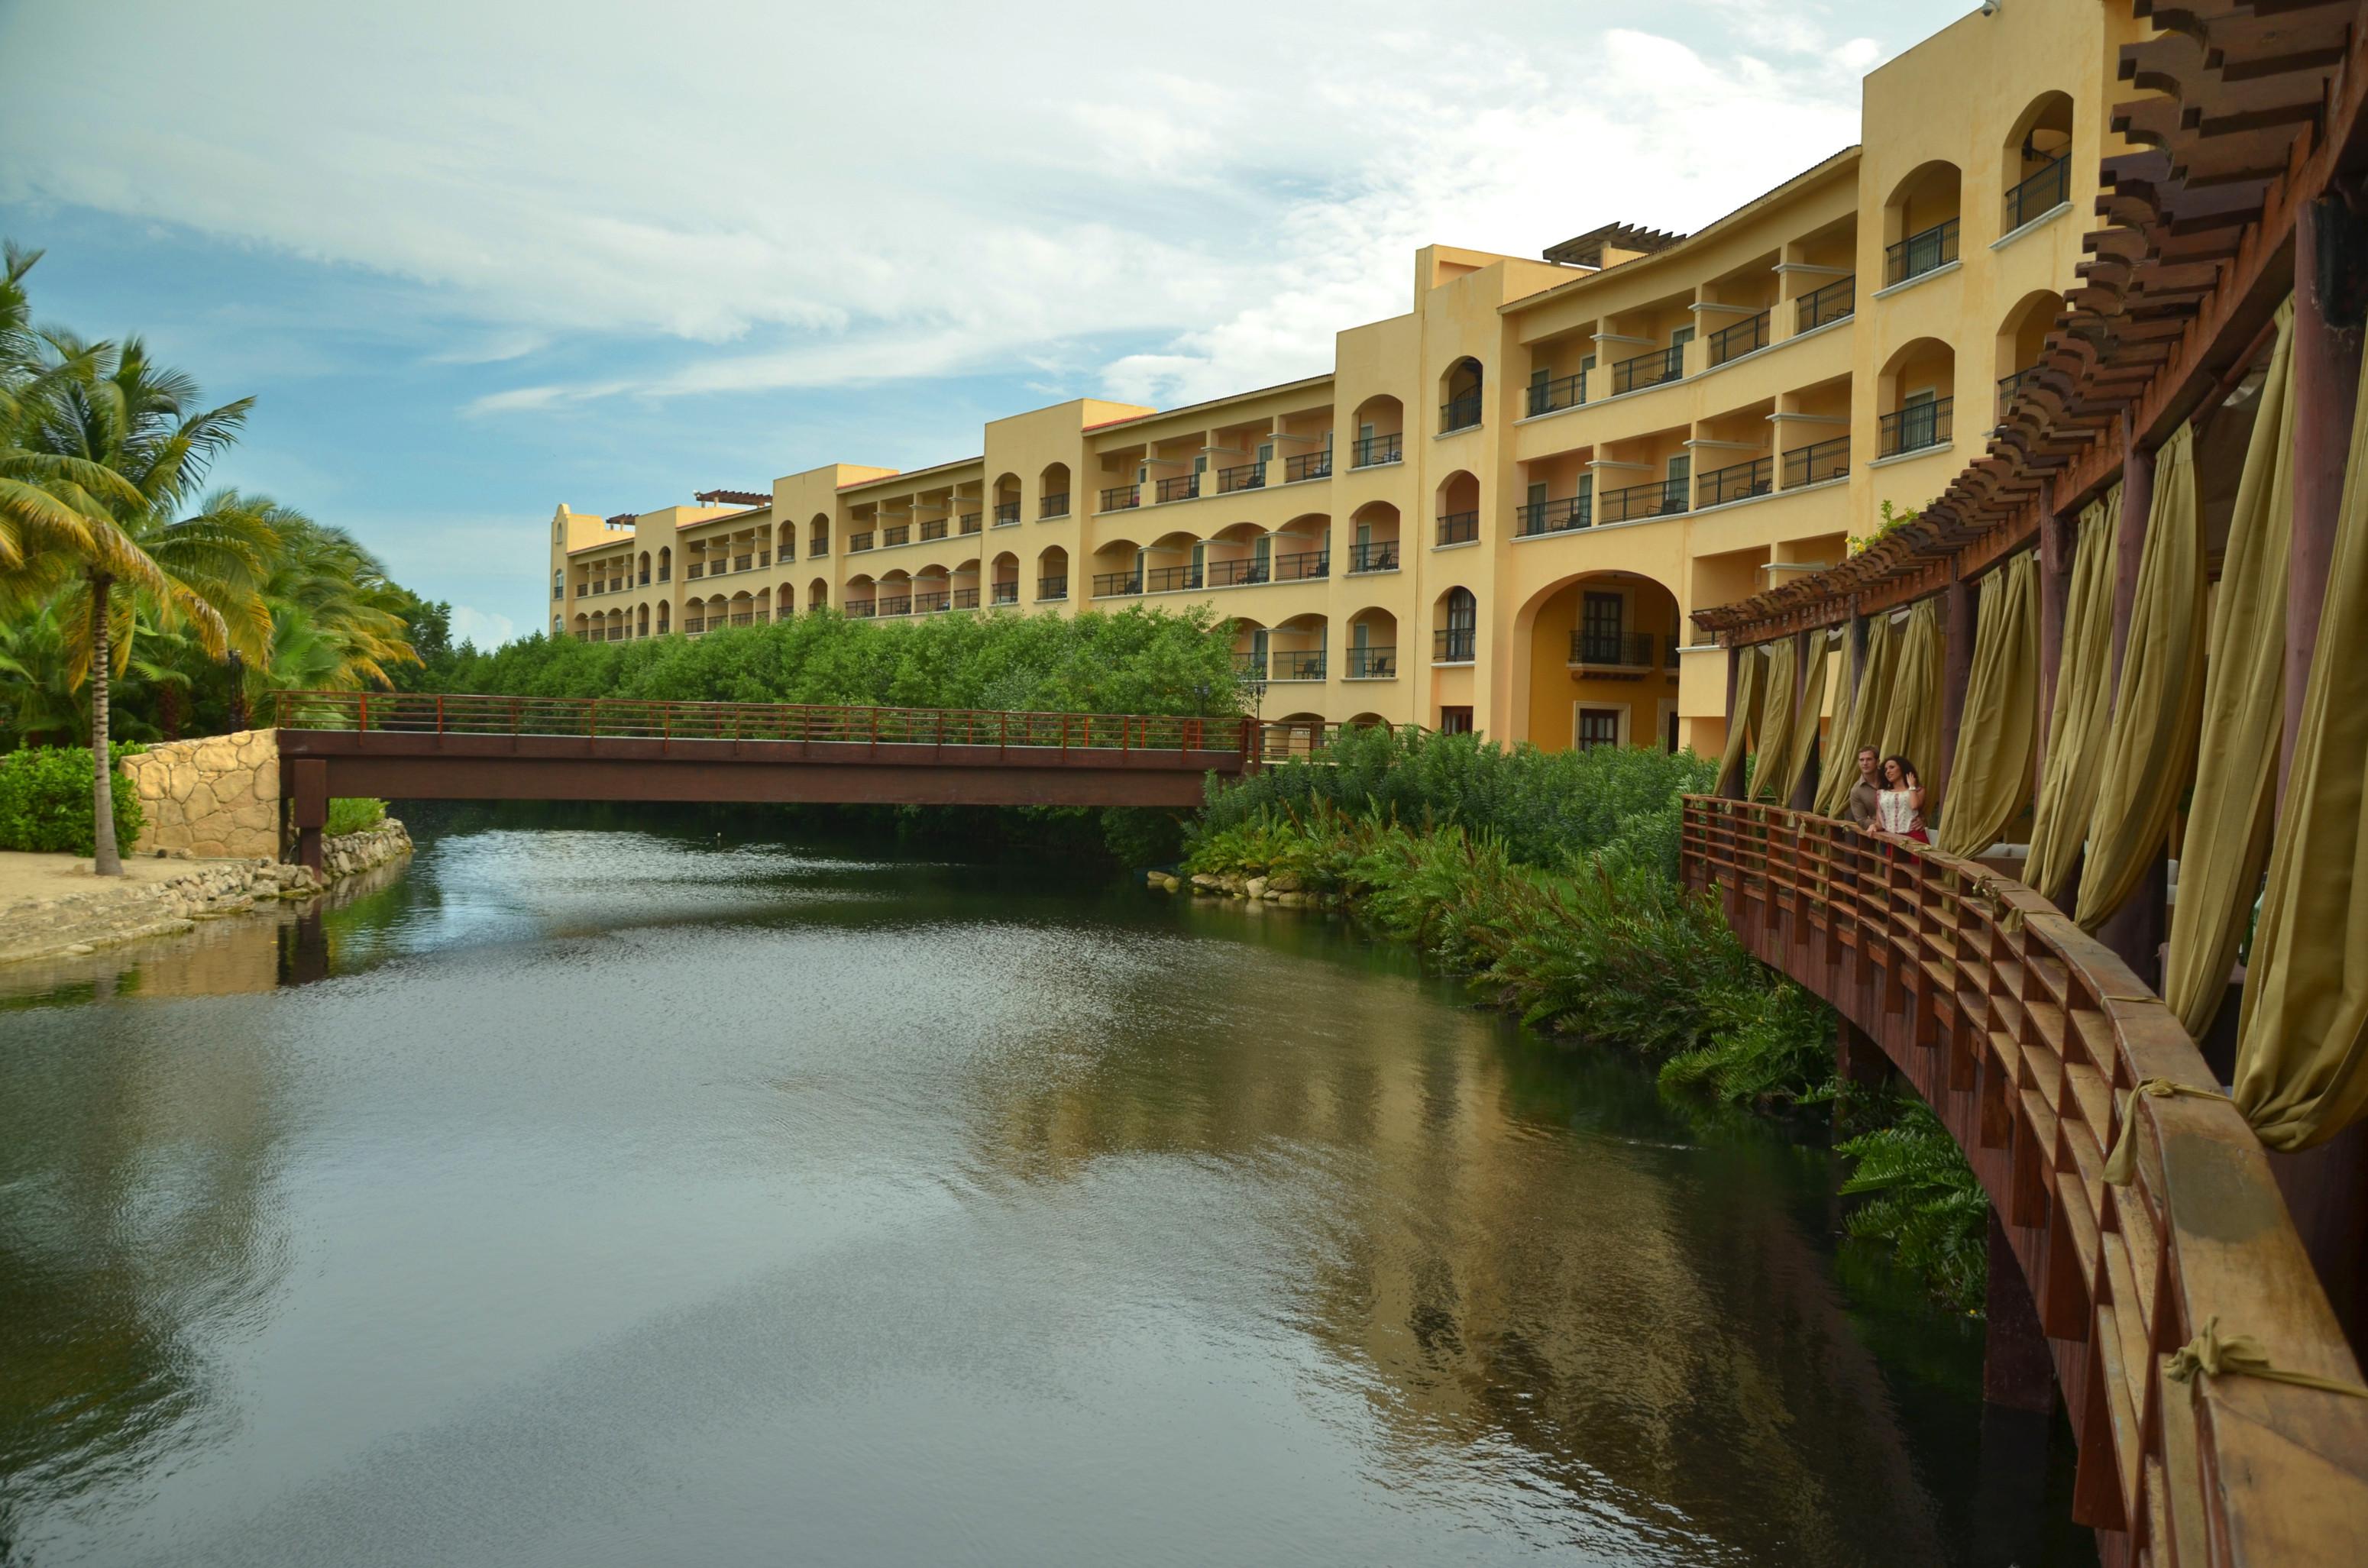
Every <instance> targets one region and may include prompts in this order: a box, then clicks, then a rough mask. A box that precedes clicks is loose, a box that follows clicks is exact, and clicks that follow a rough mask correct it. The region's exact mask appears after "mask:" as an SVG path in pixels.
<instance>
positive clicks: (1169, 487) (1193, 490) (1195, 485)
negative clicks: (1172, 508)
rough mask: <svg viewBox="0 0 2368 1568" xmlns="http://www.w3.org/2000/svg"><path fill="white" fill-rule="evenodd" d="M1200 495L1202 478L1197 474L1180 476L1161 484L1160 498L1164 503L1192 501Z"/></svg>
mask: <svg viewBox="0 0 2368 1568" xmlns="http://www.w3.org/2000/svg"><path fill="white" fill-rule="evenodd" d="M1199 494H1201V476H1200V475H1199V474H1197V473H1184V474H1178V475H1177V476H1176V477H1175V478H1174V479H1163V480H1161V481H1160V482H1159V498H1160V499H1161V500H1162V501H1190V500H1193V499H1194V498H1196V497H1197V496H1199Z"/></svg>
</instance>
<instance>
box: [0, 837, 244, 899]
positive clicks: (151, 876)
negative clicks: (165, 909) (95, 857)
mask: <svg viewBox="0 0 2368 1568" xmlns="http://www.w3.org/2000/svg"><path fill="white" fill-rule="evenodd" d="M206 864H208V862H206V861H203V860H159V859H157V858H155V857H154V856H153V855H152V856H149V857H148V858H145V859H133V858H131V857H130V856H126V857H124V860H123V872H124V876H123V880H124V881H127V882H136V883H141V884H153V883H156V882H162V881H170V880H171V879H172V878H174V877H178V876H185V875H187V874H188V873H189V872H191V871H194V870H196V869H199V867H201V866H204V865H206ZM104 885H105V884H104V883H103V882H102V881H100V879H98V878H97V877H94V876H92V875H91V874H90V861H89V859H88V858H85V857H84V856H80V855H34V854H28V853H27V852H25V851H23V850H16V849H10V850H0V909H5V908H7V907H8V906H9V905H11V904H18V903H39V902H40V900H42V899H48V898H68V897H71V896H73V895H74V894H75V893H78V892H97V891H98V890H99V889H100V888H101V887H103V886H104Z"/></svg>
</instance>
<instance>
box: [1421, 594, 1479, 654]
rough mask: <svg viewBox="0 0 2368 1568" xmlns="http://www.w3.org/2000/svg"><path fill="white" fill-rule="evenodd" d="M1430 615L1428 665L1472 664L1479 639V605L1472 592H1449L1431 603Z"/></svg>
mask: <svg viewBox="0 0 2368 1568" xmlns="http://www.w3.org/2000/svg"><path fill="white" fill-rule="evenodd" d="M1430 615H1431V622H1430V662H1431V663H1432V664H1434V665H1468V664H1471V663H1472V662H1473V659H1474V653H1476V652H1477V647H1478V642H1479V637H1480V601H1479V600H1478V599H1476V598H1474V597H1473V596H1472V590H1471V589H1469V588H1465V587H1460V586H1459V587H1453V588H1450V589H1448V590H1447V591H1446V592H1445V593H1443V594H1441V595H1440V596H1439V597H1437V598H1436V599H1433V600H1432V601H1431V606H1430Z"/></svg>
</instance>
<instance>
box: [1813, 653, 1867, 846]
mask: <svg viewBox="0 0 2368 1568" xmlns="http://www.w3.org/2000/svg"><path fill="white" fill-rule="evenodd" d="M1835 637H1836V640H1837V642H1839V645H1840V649H1841V665H1842V676H1841V685H1840V686H1839V687H1838V688H1837V689H1836V690H1835V692H1834V724H1833V733H1831V734H1830V735H1828V736H1827V744H1826V767H1825V771H1824V772H1823V773H1821V774H1819V775H1818V776H1817V798H1816V801H1815V802H1813V809H1814V810H1816V812H1818V813H1819V814H1821V815H1824V816H1831V815H1833V814H1834V812H1837V811H1839V809H1840V801H1839V800H1837V799H1836V796H1837V794H1838V793H1841V792H1847V790H1848V789H1849V786H1847V785H1844V786H1842V787H1841V789H1840V790H1839V791H1838V790H1837V789H1836V787H1835V782H1834V776H1835V774H1836V773H1837V772H1838V771H1840V770H1839V769H1837V768H1836V767H1835V766H1834V759H1835V758H1836V757H1838V756H1841V746H1842V744H1843V742H1845V741H1846V740H1848V739H1849V738H1850V710H1851V709H1852V708H1853V707H1855V706H1856V705H1857V702H1858V676H1859V672H1858V670H1857V668H1856V666H1855V665H1853V664H1852V663H1851V660H1850V628H1849V627H1847V626H1845V627H1843V628H1842V629H1841V630H1840V631H1838V632H1836V633H1835ZM1848 771H1850V772H1851V773H1856V772H1857V769H1856V768H1855V767H1852V768H1850V769H1849V770H1848Z"/></svg>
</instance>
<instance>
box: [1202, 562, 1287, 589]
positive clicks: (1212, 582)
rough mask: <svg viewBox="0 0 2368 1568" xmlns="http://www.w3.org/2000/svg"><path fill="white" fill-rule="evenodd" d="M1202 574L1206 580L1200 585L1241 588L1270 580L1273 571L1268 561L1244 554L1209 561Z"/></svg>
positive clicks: (1271, 579)
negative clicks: (1227, 559) (1231, 558)
mask: <svg viewBox="0 0 2368 1568" xmlns="http://www.w3.org/2000/svg"><path fill="white" fill-rule="evenodd" d="M1204 576H1205V577H1206V579H1207V580H1206V582H1205V583H1204V584H1203V586H1206V587H1211V588H1242V587H1247V586H1249V585H1252V584H1255V583H1270V582H1272V581H1273V580H1274V572H1273V569H1272V567H1271V565H1270V564H1269V562H1265V561H1260V560H1259V559H1258V557H1256V556H1254V555H1245V556H1241V557H1238V558H1236V559H1235V560H1232V561H1212V562H1209V563H1208V567H1207V569H1206V571H1205V573H1204Z"/></svg>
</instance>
